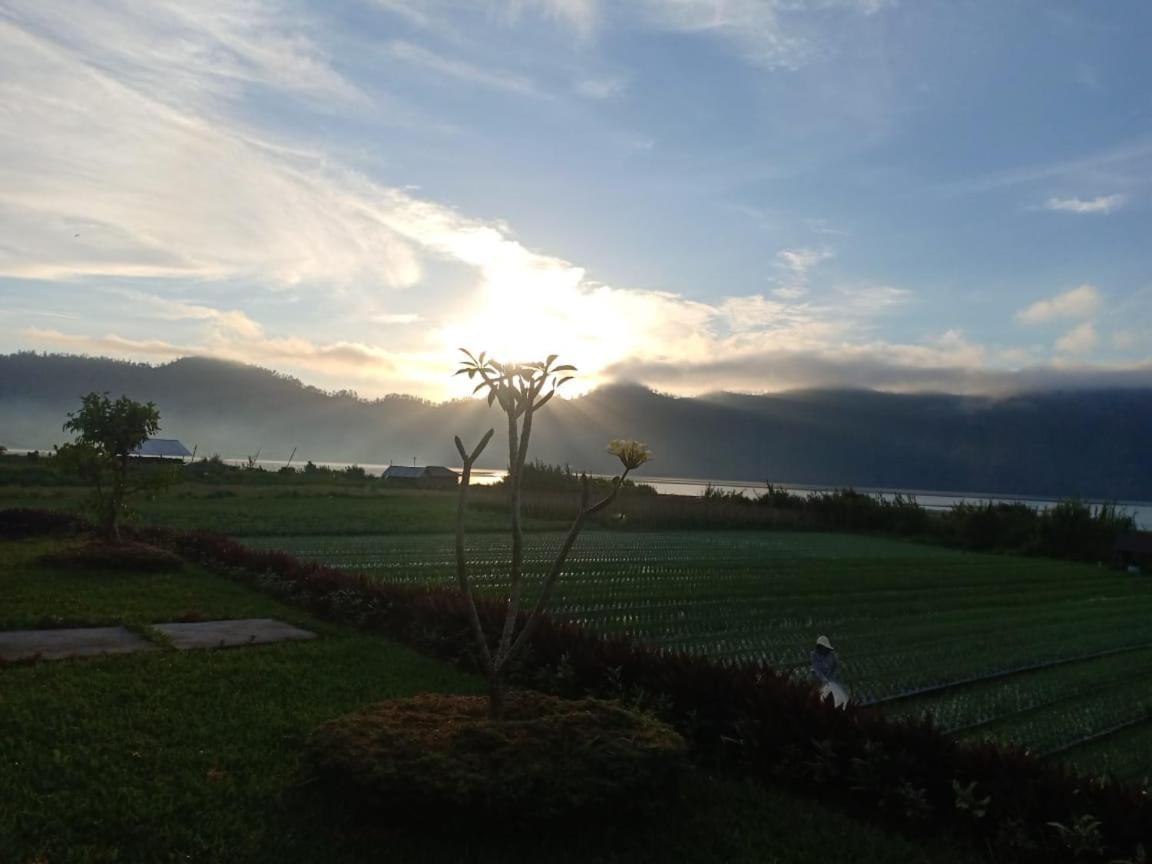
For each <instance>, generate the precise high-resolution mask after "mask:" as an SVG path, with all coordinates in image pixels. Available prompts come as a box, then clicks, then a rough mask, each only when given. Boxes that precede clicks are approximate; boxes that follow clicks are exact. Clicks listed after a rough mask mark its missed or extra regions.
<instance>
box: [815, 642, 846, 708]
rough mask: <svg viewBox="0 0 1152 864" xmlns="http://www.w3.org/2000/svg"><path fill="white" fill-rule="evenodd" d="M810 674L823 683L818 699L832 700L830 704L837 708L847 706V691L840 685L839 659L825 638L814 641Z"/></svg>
mask: <svg viewBox="0 0 1152 864" xmlns="http://www.w3.org/2000/svg"><path fill="white" fill-rule="evenodd" d="M812 672H813V674H815V676H816V677H817V678H819V679H820V680H821V681H822V682H824V683H823V686H822V687H821V688H820V698H821V699H827V698H829V697H831V698H832V704H833V705H834V706H836V707H837V708H844V707H846V706H847V705H848V691H847V690H846V689H845V688H844V686H843V685H841V684H840V681H839V680H838V679H839V675H840V659H839V658H838V657H837V656H836V651H835V649H833V647H832V643H831V642H830V641H829V640H828V637H827V636H821V637H819V638H818V639H817V640H816V648H815V649H814V650H813V651H812Z"/></svg>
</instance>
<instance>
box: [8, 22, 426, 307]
mask: <svg viewBox="0 0 1152 864" xmlns="http://www.w3.org/2000/svg"><path fill="white" fill-rule="evenodd" d="M142 17H143V18H145V20H144V21H142V22H138V23H139V28H138V30H137V31H131V30H125V31H124V32H122V33H120V34H119V40H120V42H119V44H121V47H123V46H124V45H125V44H127V43H133V44H135V45H136V48H137V50H139V52H140V54H141V56H142V57H150V56H158V57H166V52H167V50H168V48H169V46H170V44H171V43H173V42H176V43H179V44H181V45H184V46H185V47H184V49H183V50H189V51H190V50H192V49H191V48H188V47H187V45H186V44H185V43H188V42H192V43H195V42H196V41H197V40H198V39H200V40H202V41H203V43H204V44H203V48H204V50H206V51H210V50H211V45H212V44H213V40H214V39H215V38H216V37H215V36H214V35H212V34H208V35H205V34H203V33H201V32H199V31H192V30H187V29H184V30H178V31H177V33H176V35H175V36H168V37H167V38H165V33H167V29H166V28H167V27H169V26H172V22H171V21H166V20H164V19H162V18H161V17H160V13H159V12H157V13H156V14H155V15H153V14H152V13H149V16H142ZM153 27H155V28H156V29H155V31H154V30H153V29H151V28H153ZM101 56H102V55H100V54H99V53H98V52H97V53H96V54H94V55H93V56H88V55H86V54H84V53H83V51H82V50H80V49H76V48H73V47H70V46H68V45H67V44H66V41H65V37H63V36H60V35H59V34H56V33H52V34H44V35H38V34H37V33H36V32H33V31H32V29H31V28H28V29H22V28H20V27H17V26H15V25H14V24H12V23H11V22H10V21H8V20H3V19H0V82H3V83H2V84H0V104H3V105H4V110H5V122H4V123H3V124H0V221H2V222H3V224H4V225H5V226H6V232H5V238H4V245H3V248H0V275H8V276H16V277H23V278H40V279H67V278H71V277H74V276H80V275H116V276H128V277H133V276H149V277H161V278H163V277H185V278H188V277H191V278H206V279H220V278H245V279H251V280H254V281H257V282H260V283H263V284H282V285H286V284H296V283H307V282H314V281H319V280H326V281H329V282H333V283H336V284H337V285H340V284H343V285H350V284H355V283H359V284H365V283H367V284H370V285H376V286H405V285H411V284H413V283H414V282H415V281H416V280H417V279H418V278H419V276H420V272H421V269H420V264H419V261H418V259H417V257H416V255H415V253H414V251H413V250H412V248H411V247H410V245H409V244H407V243H405V242H403V241H401V240H400V239H399V238H398V237H397V235H396V234H394V233H392V232H389V231H387V230H385V229H383V228H382V226H381V225H379V224H378V223H372V222H368V221H366V220H365V219H364V218H363V215H362V214H361V212H360V211H359V208H358V206H357V201H356V200H355V198H354V196H352V195H351V194H350V193H349V190H348V186H349V181H348V179H347V178H346V177H343V176H340V175H334V174H333V172H331V171H328V170H326V169H325V167H324V164H323V162H322V160H321V159H320V158H319V157H316V156H311V155H309V154H304V153H299V152H293V151H291V150H289V149H287V148H284V147H280V146H276V145H273V144H270V143H267V142H265V141H262V140H260V138H259V137H257V136H256V135H254V134H253V133H252V132H250V131H248V130H246V129H244V128H242V127H240V126H238V125H236V124H232V123H229V122H227V121H226V120H225V119H224V118H221V117H218V116H215V115H213V114H211V113H209V112H206V111H198V110H196V109H195V107H194V106H191V105H190V106H189V107H188V109H187V110H182V109H177V108H174V107H171V106H169V105H168V104H167V103H166V101H165V99H166V98H167V95H168V90H167V89H166V86H162V85H160V84H159V83H157V84H155V85H152V84H151V83H148V82H139V81H136V80H134V79H133V77H132V75H131V74H128V73H123V74H120V75H116V74H113V73H112V72H110V71H108V70H106V69H105V68H103V67H102V66H101V64H100V63H99V62H98V61H99V60H100V57H101ZM141 62H143V61H141ZM167 62H168V61H167V60H166V59H164V60H159V61H157V66H156V67H155V69H154V70H153V71H154V73H155V74H156V76H157V77H162V75H163V72H164V71H165V69H166V68H167V67H166V64H167ZM191 74H192V73H191V72H188V71H187V70H185V76H186V77H187V76H190V75H191ZM214 74H215V73H205V75H204V77H205V78H206V79H209V83H211V79H212V76H213V75H214ZM138 77H145V78H146V77H147V76H138Z"/></svg>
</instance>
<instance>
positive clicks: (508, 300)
mask: <svg viewBox="0 0 1152 864" xmlns="http://www.w3.org/2000/svg"><path fill="white" fill-rule="evenodd" d="M533 275H534V276H536V277H537V278H523V279H509V280H504V281H502V282H498V283H489V284H488V285H486V286H485V287H484V290H483V291H482V292H481V293H480V296H479V297H478V298H477V302H476V303H475V305H474V306H473V308H472V309H471V310H469V312H468V313H467V314H466V316H465V317H464V318H463V320H460V321H458V322H452V323H449V324H447V325H445V326H444V327H443V328H441V330H440V334H439V335H440V342H441V344H442V345H443V347H444V348H445V350H448V351H453V352H454V351H455V350H456V349H457V348H468V349H469V350H471V351H474V352H479V351H486V352H487V353H488V354H489V355H490V356H492V357H495V358H497V359H499V360H501V361H503V362H525V361H532V360H540V359H543V358H544V357H547V356H548V355H549V354H557V355H559V356H560V357H561V358H562V360H563V362H565V363H571V364H572V365H574V366H576V367H577V369H578V370H579V372H578V374H577V375H576V379H575V380H574V381H572V382H571V384H570V385H569V387H566V388H565V389H566V391H567V395H578V394H579V393H582V392H587V391H588V390H590V389H593V388H594V387H596V386H597V385H598V384H600V383H602V382H603V380H604V376H603V372H604V370H605V369H606V368H607V367H608V366H610V365H611V364H612V363H613V362H615V361H616V360H617V359H619V358H620V357H621V356H623V353H624V352H625V351H626V350H627V348H628V340H627V338H626V337H627V332H626V329H625V328H622V327H621V326H620V322H619V321H618V320H617V319H616V317H615V316H613V315H612V314H611V310H610V309H608V308H607V304H605V303H604V302H603V300H604V298H602V297H600V296H598V294H597V292H596V291H595V290H592V291H588V290H582V289H581V287H580V285H579V284H578V282H577V281H576V280H574V279H571V278H567V279H560V278H551V279H548V278H543V279H541V278H538V277H539V275H540V274H533Z"/></svg>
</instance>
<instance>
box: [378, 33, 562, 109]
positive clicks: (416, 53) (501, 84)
mask: <svg viewBox="0 0 1152 864" xmlns="http://www.w3.org/2000/svg"><path fill="white" fill-rule="evenodd" d="M387 52H388V54H389V56H391V57H394V58H396V59H397V60H403V61H404V62H406V63H411V64H413V65H416V66H419V67H421V68H424V69H429V70H431V71H433V72H435V73H437V74H439V75H444V76H447V77H449V78H455V79H457V80H460V81H465V82H467V83H469V84H475V85H477V86H480V87H487V88H488V89H490V90H503V91H506V92H509V93H518V94H520V95H521V96H542V95H543V94H542V93H541V92H540V91H539V90H538V89H537V87H536V85H535V84H534V83H533V82H532V81H531V80H530V79H528V78H525V77H524V76H522V75H513V74H510V73H507V72H499V71H493V70H491V69H486V68H483V67H481V66H477V65H475V64H474V63H469V62H467V61H465V60H458V59H456V58H453V57H444V56H442V55H440V54H437V53H436V52H434V51H430V50H429V49H427V48H424V47H422V46H420V45H414V44H413V43H411V42H404V41H400V40H397V41H393V42H390V43H389V44H388V47H387Z"/></svg>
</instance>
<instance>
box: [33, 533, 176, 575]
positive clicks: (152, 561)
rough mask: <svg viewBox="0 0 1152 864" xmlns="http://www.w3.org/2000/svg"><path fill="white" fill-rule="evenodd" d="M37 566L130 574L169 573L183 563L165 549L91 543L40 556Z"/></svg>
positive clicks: (127, 542)
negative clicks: (39, 564)
mask: <svg viewBox="0 0 1152 864" xmlns="http://www.w3.org/2000/svg"><path fill="white" fill-rule="evenodd" d="M39 560H40V563H42V564H47V565H49V566H51V567H63V568H68V569H77V570H128V571H131V572H133V573H171V572H174V571H177V570H181V569H183V567H184V560H183V559H182V558H181V557H180V556H179V555H174V554H173V553H171V552H169V551H168V550H167V549H160V548H157V547H156V546H150V545H148V544H147V543H136V542H132V541H125V542H122V543H108V542H105V541H100V540H95V541H90V542H87V543H83V544H81V545H79V546H71V547H68V548H65V549H61V550H59V551H56V552H49V553H47V554H45V555H41V556H40V559H39Z"/></svg>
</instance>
